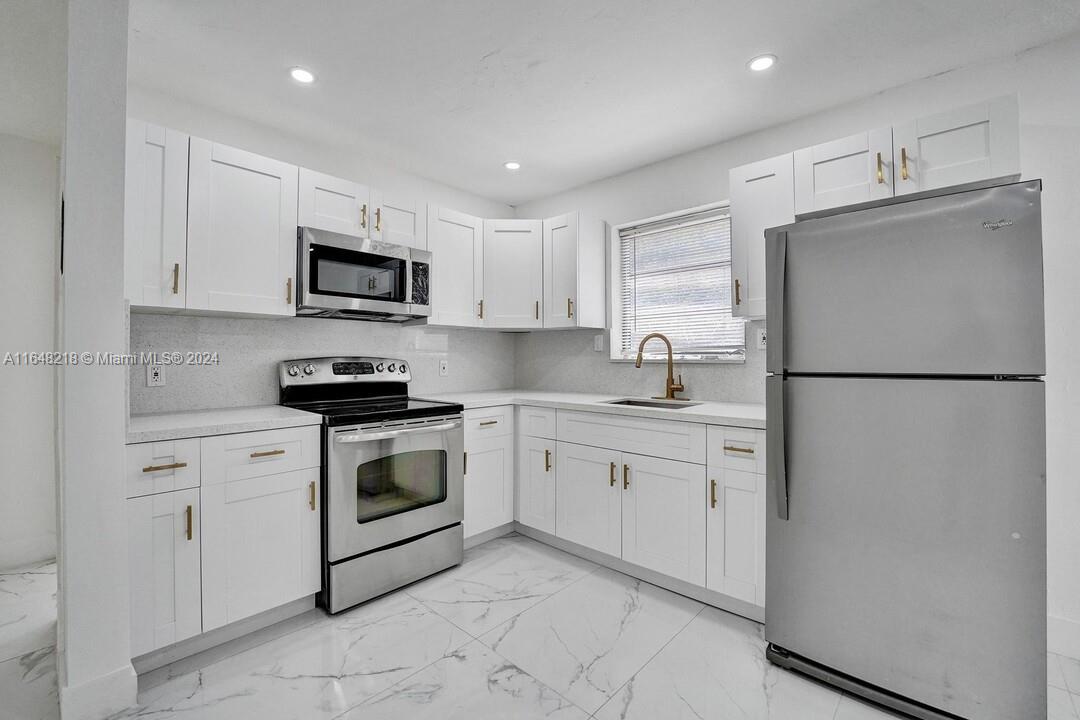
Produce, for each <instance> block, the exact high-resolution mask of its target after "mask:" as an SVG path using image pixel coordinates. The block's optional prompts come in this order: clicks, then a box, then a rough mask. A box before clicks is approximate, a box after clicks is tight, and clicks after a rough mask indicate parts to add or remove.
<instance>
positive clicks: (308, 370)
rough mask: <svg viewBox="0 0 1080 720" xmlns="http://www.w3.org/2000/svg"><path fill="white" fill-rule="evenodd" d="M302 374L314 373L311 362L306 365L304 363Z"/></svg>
mask: <svg viewBox="0 0 1080 720" xmlns="http://www.w3.org/2000/svg"><path fill="white" fill-rule="evenodd" d="M304 374H305V375H314V374H315V366H314V365H312V364H311V363H308V364H307V365H305V366H304Z"/></svg>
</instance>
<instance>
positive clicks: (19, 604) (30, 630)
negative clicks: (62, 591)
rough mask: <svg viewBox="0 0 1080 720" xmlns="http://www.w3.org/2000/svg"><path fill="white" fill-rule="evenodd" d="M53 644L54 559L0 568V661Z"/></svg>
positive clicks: (54, 603)
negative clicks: (9, 568)
mask: <svg viewBox="0 0 1080 720" xmlns="http://www.w3.org/2000/svg"><path fill="white" fill-rule="evenodd" d="M54 645H56V561H55V560H49V561H47V562H42V563H35V564H34V565H29V566H26V567H21V568H13V569H11V570H3V571H0V662H2V661H4V660H10V659H11V658H15V657H20V656H22V655H25V654H26V653H28V652H30V651H31V650H40V649H41V648H44V647H51V646H54Z"/></svg>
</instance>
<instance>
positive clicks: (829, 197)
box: [795, 127, 893, 214]
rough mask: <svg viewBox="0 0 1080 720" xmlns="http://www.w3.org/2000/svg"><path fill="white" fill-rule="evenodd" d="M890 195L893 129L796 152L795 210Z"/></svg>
mask: <svg viewBox="0 0 1080 720" xmlns="http://www.w3.org/2000/svg"><path fill="white" fill-rule="evenodd" d="M892 195H893V172H892V128H891V127H886V128H879V129H877V130H870V131H869V132H863V133H859V134H857V135H851V136H850V137H846V138H840V139H839V140H833V141H831V142H826V143H821V144H820V145H814V146H812V147H808V148H803V149H802V150H796V151H795V213H796V214H801V213H808V212H814V211H815V210H825V209H827V208H834V207H840V206H842V205H854V204H855V203H861V202H867V201H869V200H880V199H881V198H888V197H892Z"/></svg>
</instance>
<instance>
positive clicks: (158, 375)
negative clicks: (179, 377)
mask: <svg viewBox="0 0 1080 720" xmlns="http://www.w3.org/2000/svg"><path fill="white" fill-rule="evenodd" d="M164 384H165V371H164V369H163V368H162V367H161V366H160V365H147V366H146V387H161V386H162V385H164Z"/></svg>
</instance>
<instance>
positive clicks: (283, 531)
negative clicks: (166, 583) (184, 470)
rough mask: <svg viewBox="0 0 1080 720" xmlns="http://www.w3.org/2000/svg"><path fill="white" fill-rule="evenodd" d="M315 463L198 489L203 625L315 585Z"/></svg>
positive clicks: (246, 612) (314, 589) (216, 624)
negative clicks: (311, 465)
mask: <svg viewBox="0 0 1080 720" xmlns="http://www.w3.org/2000/svg"><path fill="white" fill-rule="evenodd" d="M320 501H321V500H320V497H319V469H318V468H308V469H305V470H294V471H292V472H284V473H279V474H277V475H263V476H258V477H252V478H248V479H244V480H234V481H232V482H225V483H219V484H216V485H208V486H206V487H204V488H202V509H203V532H202V545H203V596H202V602H203V629H204V631H209V630H213V629H214V628H218V627H221V626H223V625H227V624H228V623H231V622H235V621H237V620H240V619H242V618H246V617H250V616H252V615H255V614H256V613H260V612H262V611H264V610H269V609H271V608H275V607H278V606H280V605H284V604H286V603H289V602H291V601H293V600H298V599H300V598H303V597H305V596H308V595H311V594H313V593H316V592H318V591H319V589H320V587H321V585H322V582H321V578H320V567H319V564H320V548H319V502H320Z"/></svg>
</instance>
